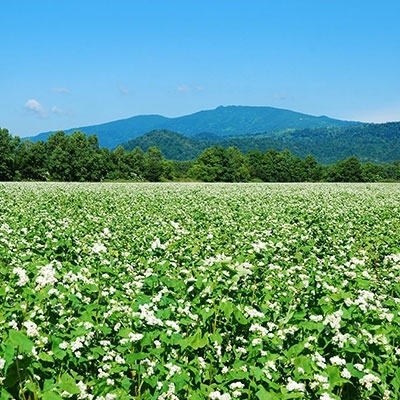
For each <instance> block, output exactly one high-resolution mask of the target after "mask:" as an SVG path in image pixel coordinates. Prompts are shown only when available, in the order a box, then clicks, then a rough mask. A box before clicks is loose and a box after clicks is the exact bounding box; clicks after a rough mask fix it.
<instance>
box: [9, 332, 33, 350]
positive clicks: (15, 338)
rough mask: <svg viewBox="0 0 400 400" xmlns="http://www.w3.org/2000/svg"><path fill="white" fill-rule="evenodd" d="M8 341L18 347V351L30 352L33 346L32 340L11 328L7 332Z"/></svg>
mask: <svg viewBox="0 0 400 400" xmlns="http://www.w3.org/2000/svg"><path fill="white" fill-rule="evenodd" d="M8 336H9V338H10V342H11V343H12V344H14V345H16V346H18V347H19V349H20V351H22V352H25V353H31V352H32V348H33V346H34V344H33V342H32V340H30V339H29V338H28V337H27V336H25V334H23V333H22V332H20V331H16V330H14V329H11V330H10V331H9V333H8Z"/></svg>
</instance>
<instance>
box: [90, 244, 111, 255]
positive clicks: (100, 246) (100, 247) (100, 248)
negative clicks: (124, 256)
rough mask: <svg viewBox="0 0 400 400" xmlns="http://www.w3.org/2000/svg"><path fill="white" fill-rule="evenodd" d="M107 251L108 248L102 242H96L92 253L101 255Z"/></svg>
mask: <svg viewBox="0 0 400 400" xmlns="http://www.w3.org/2000/svg"><path fill="white" fill-rule="evenodd" d="M106 251H107V248H106V246H104V244H103V243H101V242H96V243H94V244H93V246H92V253H95V254H100V253H105V252H106Z"/></svg>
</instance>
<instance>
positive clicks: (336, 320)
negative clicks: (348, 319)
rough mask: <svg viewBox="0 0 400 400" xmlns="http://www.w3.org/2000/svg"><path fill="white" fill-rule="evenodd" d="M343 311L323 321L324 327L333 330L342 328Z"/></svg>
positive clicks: (328, 316)
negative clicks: (326, 326)
mask: <svg viewBox="0 0 400 400" xmlns="http://www.w3.org/2000/svg"><path fill="white" fill-rule="evenodd" d="M342 315H343V311H342V310H338V311H335V312H334V313H333V314H330V315H327V316H326V317H325V319H324V321H323V324H324V325H330V327H331V328H332V329H339V328H340V321H341V320H342Z"/></svg>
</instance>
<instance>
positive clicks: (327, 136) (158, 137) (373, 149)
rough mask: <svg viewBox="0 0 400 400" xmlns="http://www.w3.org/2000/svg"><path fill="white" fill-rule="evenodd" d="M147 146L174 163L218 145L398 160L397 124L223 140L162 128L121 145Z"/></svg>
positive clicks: (327, 158)
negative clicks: (154, 148) (157, 150)
mask: <svg viewBox="0 0 400 400" xmlns="http://www.w3.org/2000/svg"><path fill="white" fill-rule="evenodd" d="M150 146H156V147H158V148H159V149H160V150H161V151H162V153H163V154H164V155H165V156H166V157H167V158H169V159H173V160H190V159H194V158H196V157H197V156H198V155H199V154H200V153H201V152H202V151H203V150H205V149H206V148H207V147H210V146H221V147H224V148H226V149H227V148H228V147H237V148H238V149H239V150H240V151H241V152H242V153H247V152H248V151H250V150H253V149H257V150H260V151H262V152H264V151H266V150H268V149H275V150H278V151H283V150H285V149H286V150H289V151H290V152H291V153H292V154H293V155H295V156H297V157H301V158H304V157H306V156H307V155H308V154H312V155H313V156H314V157H315V158H316V159H317V160H318V162H320V163H323V164H333V163H335V162H337V161H339V160H344V159H346V158H349V157H351V156H356V157H357V158H358V159H359V160H360V161H362V162H368V161H370V162H374V163H382V162H392V161H396V160H400V123H399V122H390V123H386V124H360V125H357V126H350V127H330V128H314V129H302V130H285V131H283V132H269V133H268V132H264V133H259V134H257V135H247V136H238V137H231V138H224V139H223V138H221V137H219V136H216V135H212V134H210V133H203V134H201V135H197V136H196V137H187V136H185V135H182V134H179V133H177V132H171V131H167V130H165V129H164V130H158V131H152V132H149V133H147V134H145V135H142V136H140V137H137V138H134V139H131V140H130V141H128V142H127V143H125V144H124V145H123V147H124V148H125V149H126V150H133V149H134V148H135V147H140V148H141V149H142V150H143V151H146V150H147V149H148V148H149V147H150ZM178 149H181V151H177V150H178Z"/></svg>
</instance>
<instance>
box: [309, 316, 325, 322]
mask: <svg viewBox="0 0 400 400" xmlns="http://www.w3.org/2000/svg"><path fill="white" fill-rule="evenodd" d="M309 318H310V321H313V322H321V321H322V320H323V319H324V317H323V316H322V315H310V317H309Z"/></svg>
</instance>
